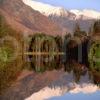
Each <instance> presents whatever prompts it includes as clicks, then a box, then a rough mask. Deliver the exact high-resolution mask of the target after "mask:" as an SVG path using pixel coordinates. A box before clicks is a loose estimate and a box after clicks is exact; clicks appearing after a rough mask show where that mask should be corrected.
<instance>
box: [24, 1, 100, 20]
mask: <svg viewBox="0 0 100 100" xmlns="http://www.w3.org/2000/svg"><path fill="white" fill-rule="evenodd" d="M22 1H23V2H24V3H25V4H27V5H29V6H30V7H32V8H33V9H35V10H37V11H39V12H41V13H42V14H44V15H46V16H50V15H56V16H62V15H64V16H68V14H72V15H73V18H75V17H76V19H77V18H79V17H80V16H85V17H87V18H90V19H97V18H100V12H98V11H95V10H90V9H89V10H88V9H84V10H77V9H72V10H67V9H65V8H63V7H55V6H52V5H50V4H45V3H42V2H38V1H34V0H22ZM91 15H92V16H91Z"/></svg>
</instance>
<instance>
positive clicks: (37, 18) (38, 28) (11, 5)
mask: <svg viewBox="0 0 100 100" xmlns="http://www.w3.org/2000/svg"><path fill="white" fill-rule="evenodd" d="M0 14H2V15H3V16H4V17H5V19H6V21H7V23H8V24H9V25H11V26H12V28H14V29H16V30H17V31H21V32H22V33H23V34H26V35H28V34H33V33H36V32H43V33H46V34H50V35H57V34H58V35H59V34H61V33H62V29H61V28H60V27H59V26H58V25H57V24H55V23H54V22H53V21H51V20H50V19H48V18H47V17H46V16H44V15H42V14H41V13H40V12H38V11H35V10H33V9H32V8H31V7H29V6H27V5H25V4H24V3H23V2H22V0H0Z"/></svg>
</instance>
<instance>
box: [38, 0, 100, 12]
mask: <svg viewBox="0 0 100 100" xmlns="http://www.w3.org/2000/svg"><path fill="white" fill-rule="evenodd" d="M36 1H40V2H43V3H47V4H51V5H54V6H61V7H64V8H66V9H79V10H83V9H91V10H97V11H100V0H36Z"/></svg>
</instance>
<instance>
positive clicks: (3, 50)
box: [0, 15, 23, 92]
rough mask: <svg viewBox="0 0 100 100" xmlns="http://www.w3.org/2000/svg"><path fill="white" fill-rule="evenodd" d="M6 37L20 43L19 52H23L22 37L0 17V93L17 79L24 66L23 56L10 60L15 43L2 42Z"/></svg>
mask: <svg viewBox="0 0 100 100" xmlns="http://www.w3.org/2000/svg"><path fill="white" fill-rule="evenodd" d="M5 36H10V37H12V38H15V39H16V40H17V41H18V42H19V48H20V49H19V52H22V49H21V45H22V40H21V39H23V38H22V35H21V34H20V33H18V32H16V31H15V30H13V29H12V28H11V27H10V26H9V25H7V24H6V22H5V19H4V17H3V16H1V15H0V92H1V90H3V89H4V88H6V87H7V86H9V85H10V83H11V82H12V81H13V80H14V79H15V78H16V76H17V74H18V73H19V72H20V71H21V69H22V64H23V62H22V56H17V57H16V59H14V60H10V59H11V57H13V56H14V53H15V52H16V50H15V48H14V46H13V42H14V41H9V40H8V41H3V42H2V41H1V40H2V39H3V38H4V37H5ZM19 62H20V63H19Z"/></svg>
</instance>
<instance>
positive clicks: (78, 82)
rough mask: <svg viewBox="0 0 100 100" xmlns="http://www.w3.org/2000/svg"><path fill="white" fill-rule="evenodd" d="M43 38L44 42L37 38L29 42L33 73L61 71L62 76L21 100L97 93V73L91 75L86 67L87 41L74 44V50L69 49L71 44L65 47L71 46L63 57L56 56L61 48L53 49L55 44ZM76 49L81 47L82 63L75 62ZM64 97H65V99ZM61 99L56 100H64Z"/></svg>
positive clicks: (39, 99)
mask: <svg viewBox="0 0 100 100" xmlns="http://www.w3.org/2000/svg"><path fill="white" fill-rule="evenodd" d="M46 38H47V40H46V39H42V38H40V36H39V37H38V36H37V37H36V38H33V40H32V44H31V46H30V50H31V52H36V53H37V55H36V54H35V55H31V56H29V58H30V60H31V66H32V67H33V68H34V70H35V71H36V72H45V71H52V70H54V69H56V70H59V69H60V70H61V69H63V70H64V71H65V72H64V73H63V74H62V75H61V77H59V78H58V79H57V80H55V81H53V82H51V83H50V84H49V85H47V86H46V87H44V88H43V89H41V90H40V91H38V92H36V93H34V94H32V95H31V96H30V97H28V98H26V99H25V100H58V99H59V98H60V97H62V98H63V96H64V95H66V94H69V95H70V94H79V93H83V94H84V95H86V94H91V95H94V94H95V92H96V91H99V90H100V88H99V85H100V84H99V83H100V73H99V71H97V70H92V71H91V69H89V67H88V52H87V42H88V40H86V41H85V42H83V43H82V44H79V45H77V44H76V45H74V46H73V45H72V44H74V42H72V44H71V43H69V46H72V48H71V47H68V48H67V50H65V52H66V53H67V54H66V53H65V54H64V55H63V54H62V55H59V52H61V51H62V50H60V49H61V48H60V49H59V48H58V47H60V46H61V45H59V46H57V45H56V42H55V41H54V40H52V37H46ZM41 39H42V40H43V41H41ZM34 44H36V45H34ZM59 44H61V43H59ZM78 47H82V54H83V56H82V61H79V62H78ZM62 49H63V48H62ZM55 52H56V54H55ZM84 52H85V55H84ZM42 53H43V54H42ZM64 57H66V58H67V59H64ZM73 59H74V60H73ZM37 74H38V73H37ZM54 77H55V76H54ZM99 92H100V91H99ZM55 96H60V97H59V98H55V99H53V98H52V97H55ZM67 97H68V96H67ZM67 97H65V99H66V98H67ZM50 98H51V99H50ZM62 98H60V99H59V100H65V99H62ZM97 100H99V99H97Z"/></svg>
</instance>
